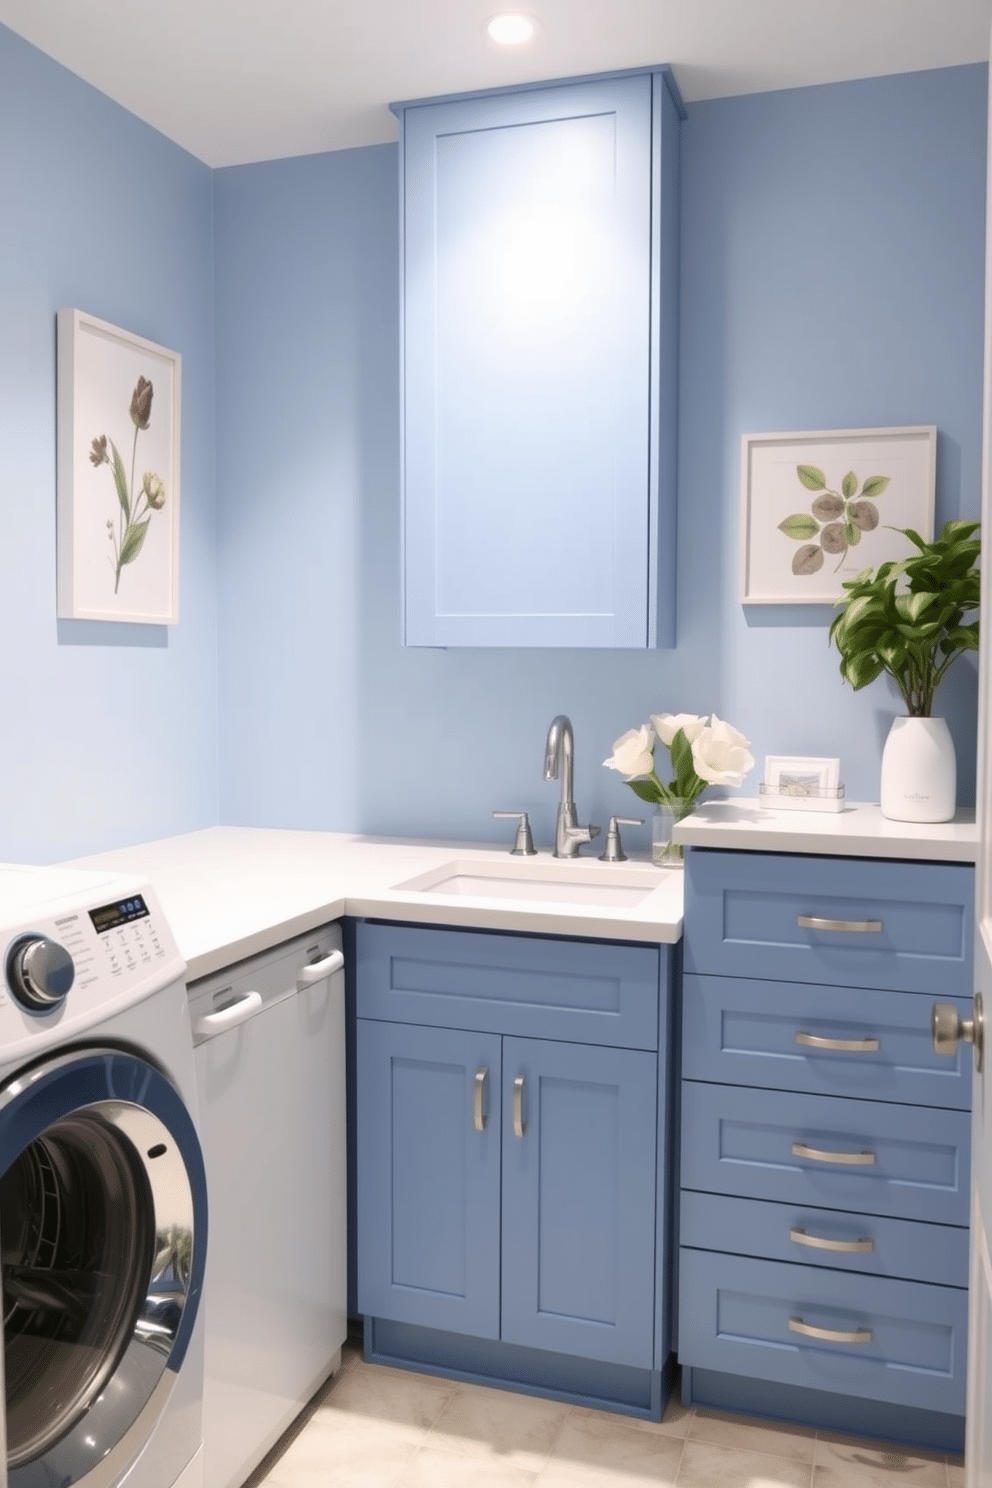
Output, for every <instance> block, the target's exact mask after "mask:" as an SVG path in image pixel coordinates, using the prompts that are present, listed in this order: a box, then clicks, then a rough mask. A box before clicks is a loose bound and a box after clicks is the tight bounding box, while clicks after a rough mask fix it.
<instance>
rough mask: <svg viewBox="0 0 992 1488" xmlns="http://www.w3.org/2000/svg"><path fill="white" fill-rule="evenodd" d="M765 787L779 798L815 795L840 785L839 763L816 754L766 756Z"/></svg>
mask: <svg viewBox="0 0 992 1488" xmlns="http://www.w3.org/2000/svg"><path fill="white" fill-rule="evenodd" d="M765 784H766V785H767V786H770V787H771V788H772V789H773V790H775V791H777V792H778V793H779V795H782V796H816V795H820V794H821V793H823V792H826V791H835V790H837V788H838V786H839V785H840V760H839V759H827V758H822V757H820V756H819V755H800V754H766V755H765Z"/></svg>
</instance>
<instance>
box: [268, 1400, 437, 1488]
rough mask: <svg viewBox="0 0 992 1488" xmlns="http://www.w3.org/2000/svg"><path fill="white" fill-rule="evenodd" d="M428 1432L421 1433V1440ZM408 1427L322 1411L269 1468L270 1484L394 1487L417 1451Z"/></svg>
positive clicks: (276, 1486)
mask: <svg viewBox="0 0 992 1488" xmlns="http://www.w3.org/2000/svg"><path fill="white" fill-rule="evenodd" d="M424 1435H425V1433H420V1437H421V1439H423V1436H424ZM417 1447H418V1442H417V1440H414V1439H412V1438H411V1432H410V1429H409V1428H406V1429H400V1430H397V1429H396V1428H395V1427H393V1426H392V1425H391V1424H390V1423H382V1422H374V1423H369V1422H359V1423H357V1424H356V1422H355V1421H354V1420H351V1419H349V1418H348V1417H343V1418H342V1419H336V1418H334V1417H333V1416H330V1415H328V1416H326V1417H325V1416H323V1415H321V1414H318V1415H316V1416H314V1417H313V1419H312V1420H311V1421H309V1422H308V1424H307V1426H306V1427H305V1429H304V1430H303V1431H302V1432H301V1433H300V1435H299V1436H298V1437H297V1438H296V1440H295V1441H294V1442H293V1443H292V1444H291V1445H290V1446H289V1447H288V1449H287V1450H286V1451H285V1452H284V1453H283V1455H282V1456H281V1457H280V1458H279V1459H278V1461H277V1462H276V1463H275V1464H274V1465H273V1467H272V1468H271V1469H270V1471H269V1473H268V1475H267V1477H266V1479H265V1483H266V1484H267V1485H271V1488H396V1485H398V1484H400V1483H402V1482H403V1473H404V1472H405V1470H406V1469H407V1468H408V1467H409V1465H410V1462H411V1461H412V1459H413V1457H414V1456H415V1455H416V1452H417Z"/></svg>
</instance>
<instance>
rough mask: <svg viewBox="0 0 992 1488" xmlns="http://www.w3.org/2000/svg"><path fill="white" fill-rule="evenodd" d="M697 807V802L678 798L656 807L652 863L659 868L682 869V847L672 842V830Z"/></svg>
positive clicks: (653, 824)
mask: <svg viewBox="0 0 992 1488" xmlns="http://www.w3.org/2000/svg"><path fill="white" fill-rule="evenodd" d="M695 805H696V803H695V801H687V800H683V799H681V798H677V799H676V800H674V801H670V802H667V803H663V804H661V805H658V806H656V807H655V809H654V816H653V817H652V818H651V861H652V863H655V864H656V865H657V866H658V867H659V868H681V867H682V845H681V843H679V842H673V841H672V830H673V828H674V826H675V823H676V822H680V821H681V820H682V818H683V817H684V816H688V815H689V813H690V812H691V811H692V810H693V809H694V807H695Z"/></svg>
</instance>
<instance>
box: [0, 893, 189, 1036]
mask: <svg viewBox="0 0 992 1488" xmlns="http://www.w3.org/2000/svg"><path fill="white" fill-rule="evenodd" d="M122 886H123V885H122ZM113 887H116V885H112V884H111V883H110V882H105V883H104V885H103V888H104V893H105V894H106V891H107V890H108V889H111V890H112V888H113ZM94 897H95V896H94ZM73 898H74V899H75V902H72V901H71V900H70V902H68V903H66V902H65V901H63V903H62V904H55V903H53V904H51V905H49V906H46V907H47V908H48V913H47V914H46V913H44V911H43V912H42V913H41V914H40V915H38V916H37V918H34V917H32V919H30V920H28V922H27V923H26V924H22V926H21V927H20V928H19V930H15V931H14V933H10V932H9V931H8V933H7V934H4V933H3V930H2V929H0V958H2V960H0V978H2V980H0V1024H2V1023H3V1022H4V1011H3V1010H4V1005H6V1007H7V1008H8V1009H9V1012H10V1013H11V1014H12V1013H13V1012H14V1011H15V1009H16V1010H17V1011H18V1012H19V1014H20V1017H21V1018H23V1017H24V1015H25V1014H28V1015H29V1017H28V1020H27V1023H28V1025H29V1026H31V1027H37V1026H38V1025H39V1024H41V1023H46V1024H47V1023H49V1022H53V1021H61V1020H62V1019H63V1018H64V1017H69V1018H72V1019H75V1017H76V1016H77V1015H85V1014H87V1013H88V1012H90V1011H91V1010H93V1009H96V1008H99V1007H102V1006H104V1005H106V1004H113V1003H114V1002H116V1000H117V999H118V998H120V997H128V996H130V995H143V993H144V992H145V991H146V990H148V989H147V988H146V987H145V984H146V982H149V981H156V982H158V981H161V980H162V979H163V978H164V977H165V978H167V977H169V976H176V975H180V976H181V975H182V972H183V969H184V968H183V965H182V961H181V958H180V957H179V953H178V951H177V949H176V945H175V942H174V941H173V939H172V935H171V933H170V931H169V928H168V926H167V924H166V922H165V920H164V918H163V916H162V913H161V910H160V909H159V907H158V905H157V904H156V902H155V899H154V896H153V894H152V893H151V891H150V890H149V889H148V888H147V887H146V886H145V885H141V886H140V887H138V886H135V888H134V890H133V891H132V892H129V893H126V894H122V895H119V896H117V897H115V898H106V897H104V896H103V895H101V896H100V897H99V898H98V899H96V902H93V900H92V899H90V900H86V899H82V896H73ZM25 918H26V917H25ZM177 962H178V966H177ZM4 983H6V986H4Z"/></svg>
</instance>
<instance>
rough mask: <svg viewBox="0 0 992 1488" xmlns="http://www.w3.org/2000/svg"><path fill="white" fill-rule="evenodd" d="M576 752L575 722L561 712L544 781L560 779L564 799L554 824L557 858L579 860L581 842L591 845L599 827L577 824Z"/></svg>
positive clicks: (549, 743) (550, 732)
mask: <svg viewBox="0 0 992 1488" xmlns="http://www.w3.org/2000/svg"><path fill="white" fill-rule="evenodd" d="M574 753H575V741H574V736H573V734H572V720H571V719H570V718H568V717H567V716H566V715H565V714H564V713H558V714H557V715H556V716H555V717H554V718H552V720H551V726H550V727H549V729H548V737H547V740H546V741H545V745H544V778H545V780H559V779H560V780H561V800H560V801H559V803H558V818H557V821H556V823H555V847H554V856H555V857H556V858H574V857H576V856H577V855H578V851H579V848H580V847H581V845H582V843H583V842H591V841H592V839H593V838H594V837H595V836H596V835H597V833H598V832H599V828H598V827H580V826H578V825H577V822H576V813H575V802H574V801H573V800H572V775H573V756H574Z"/></svg>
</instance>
